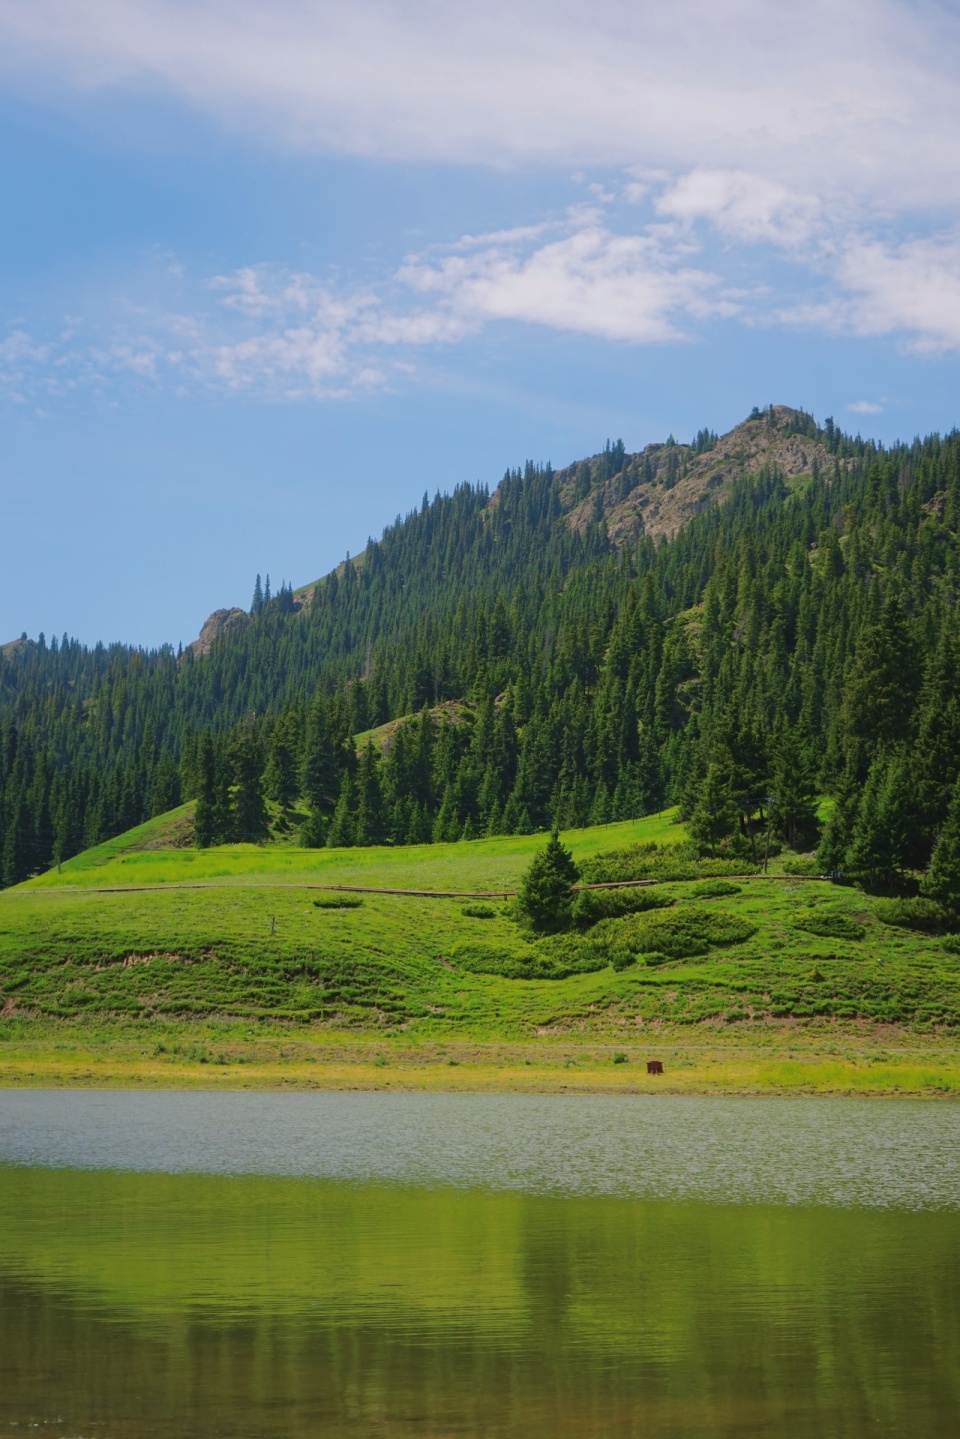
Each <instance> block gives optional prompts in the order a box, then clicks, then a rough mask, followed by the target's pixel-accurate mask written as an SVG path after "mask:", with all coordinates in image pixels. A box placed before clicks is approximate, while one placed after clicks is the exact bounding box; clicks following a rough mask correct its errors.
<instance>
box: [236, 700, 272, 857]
mask: <svg viewBox="0 0 960 1439" xmlns="http://www.w3.org/2000/svg"><path fill="white" fill-rule="evenodd" d="M234 774H235V777H236V784H237V788H236V796H235V799H234V823H235V826H236V831H235V832H236V838H237V840H238V842H239V843H240V844H260V843H262V842H263V840H264V839H266V837H267V808H266V805H265V804H264V801H263V754H262V750H261V747H260V741H259V738H258V736H257V734H256V732H255V730H254V728H253V726H252V724H245V725H244V726H243V728H242V729H241V731H240V734H239V735H238V737H237V740H236V744H235V747H234Z"/></svg>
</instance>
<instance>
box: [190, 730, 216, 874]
mask: <svg viewBox="0 0 960 1439" xmlns="http://www.w3.org/2000/svg"><path fill="white" fill-rule="evenodd" d="M197 767H198V770H199V775H198V789H197V801H196V805H195V807H194V811H193V834H194V839H195V840H196V843H197V845H198V846H199V848H200V849H207V848H209V846H210V845H212V844H216V843H217V840H218V837H219V836H218V833H217V832H218V830H219V828H220V824H219V816H218V815H217V789H216V756H215V755H214V751H213V740H212V738H211V735H210V731H209V730H204V732H203V735H202V736H201V739H200V751H199V755H198V758H197Z"/></svg>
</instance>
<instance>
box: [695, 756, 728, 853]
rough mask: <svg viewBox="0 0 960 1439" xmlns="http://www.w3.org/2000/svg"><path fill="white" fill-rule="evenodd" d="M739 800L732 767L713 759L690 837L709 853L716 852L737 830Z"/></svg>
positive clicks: (705, 778)
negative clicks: (731, 776)
mask: <svg viewBox="0 0 960 1439" xmlns="http://www.w3.org/2000/svg"><path fill="white" fill-rule="evenodd" d="M737 814H738V811H737V803H736V800H735V799H734V797H733V793H732V790H731V785H730V770H729V766H728V765H727V764H726V763H724V762H723V761H717V760H713V761H711V763H710V764H708V765H707V772H706V774H705V776H704V779H703V783H702V785H701V786H700V792H699V794H698V796H697V802H696V804H695V806H694V809H693V813H692V814H691V816H690V819H689V821H688V829H689V831H690V837H691V839H692V840H693V841H694V843H695V844H696V845H697V846H698V847H699V848H700V849H701V850H706V851H707V852H708V853H709V854H716V850H717V845H718V844H719V843H720V842H721V840H724V839H729V838H730V836H731V835H733V834H734V833H735V832H736V829H737Z"/></svg>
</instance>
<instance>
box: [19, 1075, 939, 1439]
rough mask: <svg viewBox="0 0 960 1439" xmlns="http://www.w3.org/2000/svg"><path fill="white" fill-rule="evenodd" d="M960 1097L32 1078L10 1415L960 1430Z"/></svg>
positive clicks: (712, 1435)
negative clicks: (281, 1088)
mask: <svg viewBox="0 0 960 1439" xmlns="http://www.w3.org/2000/svg"><path fill="white" fill-rule="evenodd" d="M958 1414H960V1107H957V1106H953V1105H950V1104H948V1103H933V1102H931V1103H919V1102H918V1103H914V1102H909V1101H890V1102H887V1101H882V1100H869V1101H858V1100H850V1101H846V1100H815V1099H810V1100H807V1099H792V1100H781V1099H693V1098H670V1097H661V1098H656V1099H649V1098H642V1097H635V1098H590V1097H573V1096H570V1097H562V1096H561V1097H556V1096H550V1097H546V1096H535V1095H502V1096H480V1095H413V1094H407V1095H403V1094H203V1093H151V1094H135V1093H129V1092H122V1091H113V1092H110V1091H65V1092H64V1091H3V1092H0V1429H3V1430H7V1431H10V1432H12V1431H13V1429H14V1427H19V1428H21V1429H25V1428H27V1427H28V1426H31V1425H32V1426H36V1429H37V1430H39V1432H41V1433H43V1432H47V1431H48V1430H49V1432H51V1433H54V1434H57V1435H62V1436H64V1439H111V1436H116V1439H141V1436H143V1439H146V1436H148V1435H149V1436H158V1439H168V1436H169V1439H174V1436H176V1439H193V1436H197V1439H199V1436H203V1439H212V1436H223V1439H239V1436H258V1439H260V1436H262V1439H283V1436H297V1439H299V1436H304V1439H305V1436H308V1435H309V1436H341V1435H342V1436H361V1435H363V1436H383V1439H394V1436H405V1439H406V1436H424V1439H428V1436H429V1439H441V1436H448V1435H449V1436H454V1435H457V1436H470V1439H473V1436H511V1439H513V1436H517V1439H520V1436H524V1439H539V1436H548V1435H549V1436H562V1439H565V1436H574V1435H576V1436H594V1435H596V1436H606V1435H610V1436H621V1435H623V1436H637V1439H641V1436H643V1439H660V1436H663V1439H674V1436H675V1439H721V1436H723V1439H727V1436H729V1439H733V1436H737V1439H742V1436H761V1435H762V1436H767V1435H769V1436H777V1439H801V1436H803V1439H807V1436H809V1439H814V1436H818V1439H820V1436H838V1439H839V1436H843V1439H859V1436H861V1435H862V1436H866V1435H871V1436H877V1435H881V1436H888V1435H891V1436H892V1435H903V1436H910V1439H918V1436H923V1439H936V1436H940V1435H943V1436H947V1435H950V1436H951V1439H953V1436H955V1435H956V1433H957V1428H958V1423H957V1416H958Z"/></svg>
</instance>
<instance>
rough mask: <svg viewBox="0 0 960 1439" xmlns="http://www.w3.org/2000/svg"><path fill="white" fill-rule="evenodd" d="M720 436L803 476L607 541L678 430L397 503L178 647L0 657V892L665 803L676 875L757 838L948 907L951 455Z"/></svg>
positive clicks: (957, 672) (563, 820) (958, 660)
mask: <svg viewBox="0 0 960 1439" xmlns="http://www.w3.org/2000/svg"><path fill="white" fill-rule="evenodd" d="M749 423H751V424H753V425H754V426H767V427H768V428H772V429H776V430H779V431H780V432H793V431H796V432H799V433H802V434H804V435H805V436H806V437H807V438H808V439H809V440H810V441H811V442H812V443H813V444H814V449H815V452H816V453H815V458H814V460H813V463H812V465H811V468H810V472H809V473H808V474H805V475H802V476H800V477H797V476H793V477H787V476H786V475H785V474H784V473H783V472H782V471H781V470H780V469H779V468H778V466H777V465H775V464H765V465H762V466H760V467H759V469H758V470H757V471H756V472H750V471H749V470H747V469H744V471H743V473H742V474H741V475H740V476H739V477H738V478H736V479H735V481H734V482H733V483H732V484H731V485H730V486H729V489H728V491H727V492H725V495H724V499H723V503H716V504H711V505H709V506H707V505H704V507H703V509H702V512H701V513H697V514H695V515H694V516H693V517H692V518H691V519H690V520H689V522H688V523H685V524H684V525H683V526H682V527H681V528H680V529H679V530H678V532H677V533H675V534H674V535H673V536H672V537H668V538H663V537H658V536H656V535H654V534H649V533H648V534H643V533H639V534H634V535H631V536H629V537H628V538H624V535H623V534H617V533H615V532H614V531H613V529H612V528H611V526H610V525H609V524H608V520H609V518H610V513H611V507H612V506H615V505H617V504H622V502H623V501H624V500H625V499H626V498H628V497H629V496H630V495H631V494H632V493H634V492H635V491H638V489H639V488H641V487H646V491H648V492H649V493H651V494H654V493H657V492H663V491H666V490H669V489H670V487H671V485H673V484H676V483H677V481H678V477H682V475H683V474H684V473H685V471H686V467H687V466H688V465H689V463H691V461H692V458H693V457H696V456H698V455H701V456H702V455H703V454H704V452H709V450H710V448H711V446H712V445H713V444H714V443H715V442H716V436H713V435H712V434H711V433H710V432H709V431H708V430H704V431H701V433H700V434H699V435H698V436H697V438H696V440H695V441H694V443H693V445H691V446H685V445H675V444H674V442H673V441H672V440H671V441H668V443H667V445H666V446H657V447H648V449H647V450H646V451H644V452H643V453H642V454H640V455H629V454H627V453H626V452H625V450H624V448H623V445H622V444H620V443H618V444H616V445H610V444H608V445H607V447H606V449H605V450H604V451H603V452H602V453H601V454H599V455H598V456H595V457H594V458H593V459H592V460H589V461H584V462H581V463H580V464H579V465H577V466H575V467H571V469H570V470H568V471H564V472H554V471H553V470H551V468H550V467H549V466H546V467H538V466H534V465H532V464H528V465H527V466H526V468H525V469H524V470H523V471H520V470H515V471H508V473H507V474H506V475H505V476H504V479H503V481H502V482H501V484H500V485H499V486H498V488H497V489H496V491H495V492H494V493H493V494H492V495H491V494H490V493H489V492H488V491H487V489H486V488H484V487H482V486H479V487H472V486H470V485H460V486H458V487H457V488H456V489H454V490H453V492H452V493H450V494H447V495H438V496H437V497H436V498H434V499H433V500H432V501H430V500H429V499H428V498H427V497H426V496H425V497H424V501H423V504H422V506H421V507H420V508H419V509H418V510H416V511H414V512H413V513H411V514H410V515H408V516H407V517H406V518H405V519H400V518H398V519H397V521H396V522H395V523H394V524H393V525H391V526H390V527H389V528H388V529H387V530H386V531H385V532H384V534H383V536H382V538H381V539H380V540H379V541H374V540H371V541H370V542H369V543H368V545H367V548H366V550H365V552H364V553H363V554H362V555H360V556H358V557H357V558H356V559H355V560H350V559H348V560H347V561H345V562H344V563H343V564H342V565H340V566H339V567H338V568H337V570H336V571H335V572H333V573H331V574H330V575H328V576H327V577H326V578H325V579H323V580H321V581H318V582H317V584H316V585H314V586H311V587H310V588H309V589H308V590H306V591H303V592H297V593H295V592H294V591H293V590H292V589H290V588H289V587H287V586H286V585H284V586H282V587H281V589H280V592H279V593H278V594H276V595H270V594H269V586H268V587H267V589H266V590H265V589H264V588H263V587H262V586H261V584H260V581H259V579H258V581H257V584H256V588H255V591H254V597H253V601H252V605H251V609H250V612H249V613H248V614H244V615H239V616H238V615H234V616H233V622H232V623H231V624H229V625H226V626H223V627H222V628H221V630H220V631H219V632H218V633H217V634H216V636H215V637H214V638H213V639H212V640H211V642H210V643H209V644H207V645H205V646H202V647H191V648H188V649H186V650H184V651H183V652H181V653H176V652H174V651H173V650H172V649H170V648H165V649H161V650H157V651H149V652H148V651H143V650H139V649H135V648H130V647H126V646H122V645H112V646H109V647H106V646H103V645H97V646H96V647H94V648H88V647H84V646H82V645H80V644H79V643H77V642H76V641H74V640H71V639H69V638H68V637H67V636H64V638H63V639H62V640H57V639H52V640H49V641H47V640H46V639H45V638H44V636H42V635H41V636H40V637H39V638H38V639H37V640H36V641H32V640H28V639H27V638H26V637H25V636H24V637H23V638H22V639H21V640H19V641H16V642H15V643H13V644H10V645H7V646H5V647H4V649H3V650H2V652H0V876H2V882H3V884H5V885H10V884H15V883H17V882H19V881H20V880H22V879H24V878H26V877H27V876H29V875H30V874H32V873H35V872H37V871H38V870H42V869H45V868H47V867H49V866H50V865H51V864H55V863H57V862H58V861H59V860H63V859H67V858H69V857H70V856H72V855H74V854H76V853H78V852H79V851H80V850H82V849H84V848H87V847H89V846H91V845H94V844H97V843H98V842H100V841H101V840H103V839H106V838H109V837H111V836H113V835H115V834H118V833H121V832H122V831H124V830H126V829H128V828H130V827H132V826H133V825H136V824H137V823H139V822H141V821H142V820H144V819H146V818H148V817H150V816H153V815H157V814H160V813H163V812H165V811H166V810H169V809H171V808H173V807H175V806H177V805H179V804H181V803H182V802H183V801H185V800H187V799H194V800H195V801H196V808H195V816H194V838H195V842H196V843H197V844H199V845H210V844H216V843H220V842H224V841H228V840H230V841H252V842H260V841H263V840H265V839H267V838H268V836H269V835H271V834H275V833H276V832H277V828H278V826H279V827H280V828H281V829H284V828H285V829H286V830H287V831H289V830H290V828H291V826H292V825H294V824H295V825H296V827H297V828H296V833H297V835H298V838H299V841H300V842H301V843H303V844H307V845H315V846H319V845H325V844H329V845H369V844H380V843H391V842H392V843H427V842H430V841H436V840H453V839H459V838H470V837H473V836H479V835H485V834H502V833H515V832H529V831H534V830H546V829H548V828H551V827H556V826H559V827H569V826H574V825H584V824H593V823H603V822H605V821H608V820H613V819H626V818H631V817H634V816H638V815H642V814H645V813H649V812H651V811H655V810H657V809H659V808H661V807H663V806H664V805H667V804H673V803H679V804H680V805H681V807H682V812H683V814H684V815H685V817H686V818H687V819H688V821H689V823H690V826H691V832H692V834H693V835H694V837H695V839H696V840H697V842H698V843H699V844H700V846H701V848H702V849H703V850H704V851H705V852H718V853H723V852H729V853H731V854H734V855H736V854H742V855H744V857H746V855H747V854H748V853H750V852H752V853H753V854H754V855H755V853H756V845H757V842H758V840H757V836H758V834H760V833H764V834H769V833H772V834H773V835H774V836H775V839H776V842H778V843H781V844H785V845H789V846H791V847H792V848H794V849H796V850H800V851H809V850H811V849H813V848H815V847H817V846H819V860H820V863H821V865H822V866H824V867H825V868H829V869H831V870H842V871H844V872H845V873H848V874H851V875H856V876H858V877H860V878H862V879H863V880H864V882H866V883H868V884H870V885H871V886H873V887H876V888H879V889H881V890H882V889H888V890H890V891H897V890H898V889H900V888H902V887H903V886H904V885H905V884H909V883H915V880H910V879H909V877H910V876H916V875H917V874H922V873H924V872H926V871H929V873H928V874H927V876H926V879H925V880H924V885H925V887H926V892H928V893H930V894H931V896H932V897H934V898H936V897H937V896H938V895H939V890H938V885H939V887H940V889H942V890H943V893H944V896H946V894H947V893H948V891H949V890H950V886H951V885H953V886H954V888H957V884H958V883H960V881H958V877H957V874H955V873H954V871H957V870H958V869H960V798H958V795H960V790H958V783H957V782H958V770H960V633H958V615H957V604H958V591H960V536H958V527H960V433H957V432H953V433H951V434H950V435H947V436H946V437H941V436H931V437H929V438H927V439H924V440H919V439H918V440H916V441H915V442H914V443H913V444H910V445H899V446H896V447H894V448H890V449H885V448H882V447H880V446H878V445H876V444H873V443H870V442H866V441H863V440H860V439H859V438H858V439H856V440H853V439H850V438H849V437H847V436H844V435H842V434H841V433H840V431H839V430H837V429H836V427H834V425H833V424H832V422H829V421H828V422H827V424H826V426H824V427H823V428H818V427H817V426H815V425H814V423H813V421H812V420H811V418H810V417H809V416H806V415H803V414H802V412H796V411H787V410H783V409H777V410H776V411H774V410H773V409H772V408H771V409H770V410H769V411H764V412H762V413H761V412H754V416H753V417H751V421H750V422H749ZM653 452H655V453H653ZM641 528H642V527H641ZM390 722H394V723H390ZM383 726H386V729H380V730H379V732H376V731H378V727H383ZM368 731H375V733H374V734H373V735H372V737H371V738H370V739H369V740H365V735H366V733H367V732H368ZM358 737H359V738H358ZM824 796H827V797H830V798H831V799H832V804H830V805H828V806H826V809H825V811H824V812H825V813H826V814H827V815H828V818H827V822H826V825H825V829H821V828H820V826H819V824H818V810H817V807H818V803H819V802H820V801H821V799H822V798H823V797H824ZM931 860H932V863H931Z"/></svg>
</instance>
